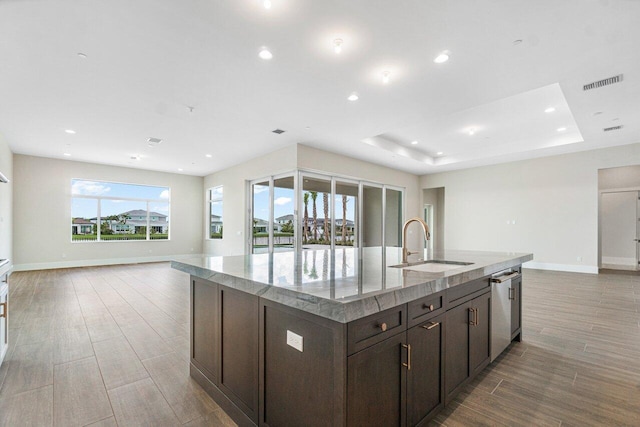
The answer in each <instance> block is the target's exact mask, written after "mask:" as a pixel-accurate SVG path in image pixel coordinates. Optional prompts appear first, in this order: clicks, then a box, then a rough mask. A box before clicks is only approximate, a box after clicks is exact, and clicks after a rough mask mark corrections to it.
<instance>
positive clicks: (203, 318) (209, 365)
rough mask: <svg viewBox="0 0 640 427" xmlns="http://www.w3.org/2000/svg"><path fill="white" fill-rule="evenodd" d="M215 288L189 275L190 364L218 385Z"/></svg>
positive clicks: (218, 350) (217, 325)
mask: <svg viewBox="0 0 640 427" xmlns="http://www.w3.org/2000/svg"><path fill="white" fill-rule="evenodd" d="M218 313H219V309H218V285H217V284H216V283H213V282H210V281H208V280H202V279H198V278H196V277H193V276H191V363H192V364H193V365H195V367H196V368H198V369H199V370H200V371H201V372H202V373H203V374H204V376H205V377H207V379H208V380H209V381H211V382H212V383H214V384H216V385H217V384H218V371H219V360H220V359H219V355H220V348H219V337H218V331H219V322H220V320H219V316H218Z"/></svg>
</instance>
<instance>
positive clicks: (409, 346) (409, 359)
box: [402, 344, 411, 371]
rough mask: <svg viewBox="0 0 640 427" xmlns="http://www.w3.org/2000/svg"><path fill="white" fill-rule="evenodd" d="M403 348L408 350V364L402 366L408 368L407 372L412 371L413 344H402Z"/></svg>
mask: <svg viewBox="0 0 640 427" xmlns="http://www.w3.org/2000/svg"><path fill="white" fill-rule="evenodd" d="M402 347H404V348H406V349H407V363H404V362H403V363H402V366H404V367H405V368H407V371H410V370H411V344H402Z"/></svg>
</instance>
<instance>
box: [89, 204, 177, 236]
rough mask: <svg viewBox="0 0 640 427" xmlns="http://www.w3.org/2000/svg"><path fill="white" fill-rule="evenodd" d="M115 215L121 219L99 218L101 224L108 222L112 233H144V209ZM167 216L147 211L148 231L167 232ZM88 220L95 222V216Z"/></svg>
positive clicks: (145, 217)
mask: <svg viewBox="0 0 640 427" xmlns="http://www.w3.org/2000/svg"><path fill="white" fill-rule="evenodd" d="M114 216H115V217H118V218H121V219H104V218H101V222H102V224H105V223H106V224H108V227H109V229H110V230H111V231H112V232H113V233H114V234H145V233H146V229H145V227H147V211H146V210H144V209H134V210H131V211H127V212H122V213H120V214H118V215H114ZM167 218H168V216H167V215H164V214H161V213H158V212H153V211H152V212H149V227H150V229H149V231H150V233H151V234H155V233H160V234H167V233H168V232H169V221H167ZM90 222H91V223H92V224H96V223H97V222H98V219H97V218H95V217H94V218H91V219H90Z"/></svg>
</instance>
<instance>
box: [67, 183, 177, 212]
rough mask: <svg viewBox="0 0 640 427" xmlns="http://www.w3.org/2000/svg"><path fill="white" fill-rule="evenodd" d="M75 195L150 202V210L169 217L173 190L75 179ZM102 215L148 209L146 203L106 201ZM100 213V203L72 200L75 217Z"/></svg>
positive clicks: (90, 200)
mask: <svg viewBox="0 0 640 427" xmlns="http://www.w3.org/2000/svg"><path fill="white" fill-rule="evenodd" d="M71 194H72V196H96V197H109V198H111V197H122V198H138V199H145V200H150V201H151V202H150V203H149V210H150V211H152V212H158V213H161V214H164V215H169V197H170V189H169V187H155V186H148V185H135V184H121V183H114V182H100V181H87V180H81V179H73V180H71ZM101 202H102V205H101V216H102V217H104V216H109V215H118V214H120V213H123V212H127V211H130V210H134V209H142V210H146V209H147V202H146V201H129V200H110V199H103V200H102V201H101ZM97 213H98V200H96V199H84V198H76V197H72V199H71V216H72V217H73V218H94V217H96V216H97Z"/></svg>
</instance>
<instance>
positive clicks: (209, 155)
mask: <svg viewBox="0 0 640 427" xmlns="http://www.w3.org/2000/svg"><path fill="white" fill-rule="evenodd" d="M204 156H205V157H208V158H212V157H213V156H212V155H211V154H205V155H204Z"/></svg>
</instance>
